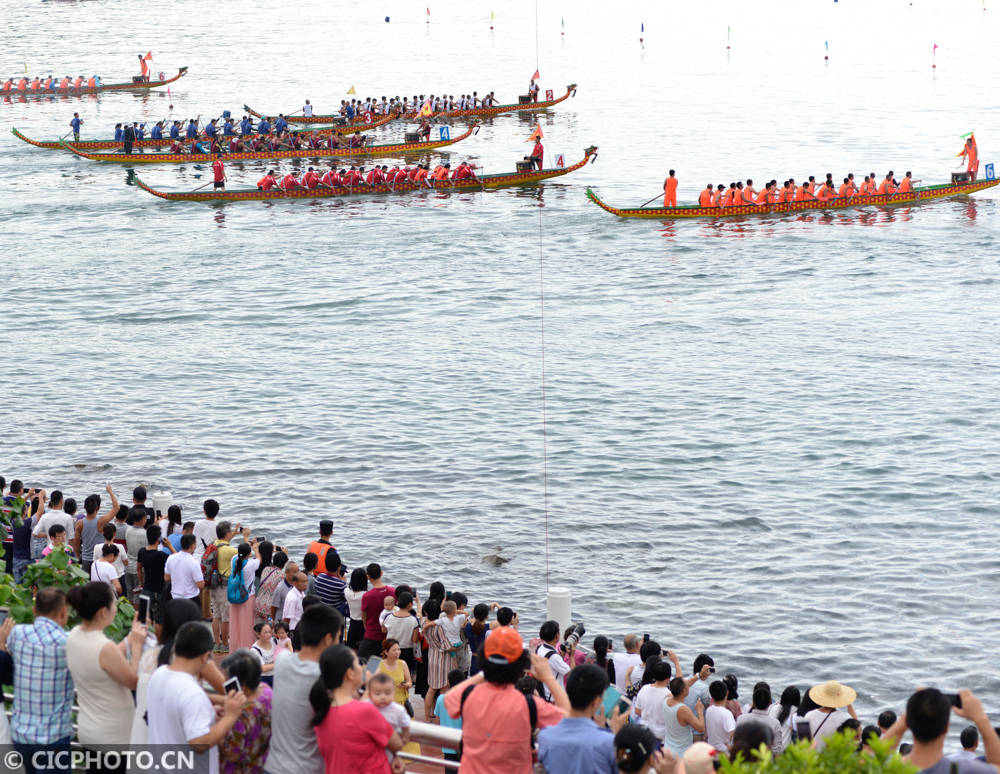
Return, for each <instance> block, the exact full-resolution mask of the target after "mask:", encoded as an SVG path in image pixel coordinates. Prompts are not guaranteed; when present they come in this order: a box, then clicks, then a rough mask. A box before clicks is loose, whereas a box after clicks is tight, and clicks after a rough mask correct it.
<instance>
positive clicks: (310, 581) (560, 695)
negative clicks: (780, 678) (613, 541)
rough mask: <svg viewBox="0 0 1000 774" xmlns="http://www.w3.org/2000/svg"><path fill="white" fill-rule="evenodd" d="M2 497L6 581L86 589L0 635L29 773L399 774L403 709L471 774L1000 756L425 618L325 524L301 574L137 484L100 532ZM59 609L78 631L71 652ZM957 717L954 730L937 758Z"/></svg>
mask: <svg viewBox="0 0 1000 774" xmlns="http://www.w3.org/2000/svg"><path fill="white" fill-rule="evenodd" d="M0 493H3V494H4V496H3V500H2V509H3V510H2V514H0V516H2V518H3V520H4V522H5V523H7V524H8V525H9V526H10V532H11V535H10V541H9V543H8V546H7V552H6V555H7V560H8V563H9V564H10V568H11V570H12V572H13V574H14V578H15V582H16V583H22V582H23V581H24V578H25V573H26V572H27V570H28V568H29V567H30V566H31V565H32V563H34V562H37V561H44V560H45V558H46V557H49V556H51V555H52V553H53V552H61V553H65V554H66V555H67V556H69V557H70V558H71V561H73V562H75V563H77V564H79V566H80V567H81V568H82V569H84V571H86V572H87V573H89V577H90V578H91V580H90V581H89V582H87V583H82V584H81V585H76V586H73V587H72V588H70V589H69V591H68V592H64V591H62V590H60V589H58V588H52V587H36V588H34V589H33V599H34V620H33V622H31V623H25V624H20V625H16V626H15V625H14V623H13V621H12V620H11V619H9V618H8V620H6V621H5V622H4V623H3V625H2V626H0V684H2V685H11V686H13V706H12V716H11V720H10V723H9V725H8V724H7V723H6V722H5V721H6V716H5V715H4V713H0V744H2V743H13V745H14V746H15V747H16V748H17V749H18V750H19V751H20V752H21V753H22V754H23V756H24V760H25V767H26V770H27V771H28V772H29V774H32V772H34V771H36V770H37V771H42V770H47V769H42V768H40V767H34V766H33V764H32V763H31V761H32V753H33V752H36V751H38V750H50V749H56V750H63V749H69V747H70V745H71V743H73V742H74V741H75V742H76V743H78V744H79V745H82V746H83V747H84V748H93V749H98V748H100V747H101V746H103V745H127V744H140V745H141V744H151V745H173V746H180V747H186V748H190V750H191V751H192V752H193V753H194V754H195V755H196V756H198V760H199V761H200V762H201V764H202V765H203V766H204V767H205V768H204V770H205V771H208V772H210V774H216V772H225V774H236V773H237V772H245V773H247V774H261V773H262V772H267V774H323V773H324V772H325V773H326V774H333V773H334V772H337V773H340V772H353V771H358V772H373V773H378V772H381V773H382V774H388V773H389V772H396V773H397V774H398V772H401V771H403V770H404V767H405V760H406V758H405V756H406V754H407V753H416V754H419V753H421V745H420V744H419V743H418V742H419V739H416V740H415V739H414V738H413V734H412V726H413V723H414V717H415V715H416V714H417V713H418V712H420V713H421V719H422V720H423V721H424V722H428V723H438V724H440V725H441V726H443V727H448V728H453V729H461V736H462V743H461V745H460V746H458V747H455V748H449V747H447V746H445V747H444V748H443V750H442V753H443V755H444V758H445V761H444V765H446V766H448V767H450V769H449V770H452V771H454V770H460V771H461V772H462V774H480V773H485V772H498V771H504V772H509V773H510V774H528V772H531V771H532V770H533V767H538V766H540V767H541V768H542V769H543V770H544V771H545V772H547V773H548V774H616V773H617V772H645V771H649V770H651V769H652V770H655V771H657V772H659V774H668V773H670V774H683V772H687V774H702V772H708V771H711V770H713V769H714V768H716V767H717V765H718V762H719V760H720V759H721V757H722V756H729V757H731V758H732V757H736V756H743V757H744V758H752V757H754V756H756V755H759V754H760V753H759V750H760V749H762V746H763V747H765V748H767V749H769V750H770V752H771V754H772V755H774V756H780V755H782V754H783V752H784V751H785V749H786V748H787V747H788V746H789V745H790V744H792V743H793V742H795V741H796V740H800V739H808V740H810V741H809V744H811V745H812V746H813V747H815V748H816V749H817V750H822V749H823V748H824V746H825V745H826V744H827V743H828V741H829V739H830V738H831V736H832V735H834V734H836V733H841V734H846V735H849V737H850V738H851V739H852V740H853V742H852V744H856V746H857V751H858V754H859V755H865V754H870V751H871V747H870V746H871V743H872V740H873V739H875V738H879V737H881V738H882V739H883V740H885V741H886V742H888V743H889V744H890V745H892V746H897V745H898V746H899V751H900V753H901V754H903V756H904V758H905V759H906V760H908V761H909V762H910V763H911V764H912V765H913V766H914V767H915V768H916V769H917V770H920V771H924V772H930V774H989V772H993V774H996V772H997V764H1000V737H998V735H997V732H996V730H995V729H994V728H993V727H992V726H991V724H990V722H989V719H988V717H987V715H986V712H985V710H984V708H983V706H982V703H981V702H980V701H979V700H978V699H977V698H976V697H975V696H973V695H972V694H971V693H970V692H969V691H961V692H960V693H958V694H955V695H949V694H944V693H941V692H940V691H938V690H936V689H933V688H924V689H920V690H918V691H916V692H915V693H914V694H913V695H912V696H911V697H910V699H909V701H908V702H907V704H906V707H905V711H903V708H900V710H901V711H900V712H898V713H897V712H895V711H893V710H886V711H884V712H882V713H881V714H880V715H879V716H878V717H877V718H872V719H871V720H872V721H873V722H871V723H869V724H866V723H864V722H863V721H862V719H861V718H860V717H859V716H858V713H857V712H856V711H855V709H854V702H855V699H856V693H855V691H854V690H853V689H852V688H850V687H849V686H847V685H843V684H841V683H839V682H837V681H834V680H829V681H826V682H821V683H819V684H817V685H814V686H812V687H811V688H810V689H808V690H806V691H800V689H799V688H797V687H795V686H786V687H784V688H783V689H782V690H781V691H780V693H779V692H777V691H772V688H771V686H770V685H769V684H768V683H767V682H757V683H756V684H754V686H753V688H752V690H751V691H750V692H749V694H748V695H744V696H743V697H741V695H740V684H739V680H738V678H737V675H736V674H734V673H730V674H726V675H724V676H719V675H717V674H716V671H715V661H714V659H713V658H712V657H711V656H709V655H707V654H699V655H698V656H697V657H696V658H695V659H693V661H692V662H689V663H691V669H690V671H687V670H685V669H684V666H683V664H682V661H681V659H680V657H679V656H678V654H677V653H675V652H673V651H671V650H669V649H664V648H662V647H661V646H660V645H659V644H658V643H657V642H656V641H655V640H652V639H649V638H648V636H647V637H646V638H640V637H639V636H638V635H635V634H628V635H626V636H625V638H624V640H623V646H624V647H623V650H622V651H616V650H614V649H613V648H612V647H611V643H610V641H609V639H608V638H607V637H605V636H603V635H598V636H597V637H595V638H593V640H592V642H591V643H590V645H591V647H588V648H585V647H583V646H582V645H581V644H580V642H579V641H580V636H581V635H582V634H583V630H582V627H579V626H571V627H570V628H569V629H564V628H563V627H561V626H560V625H559V624H558V623H557V622H555V621H546V622H545V623H543V624H542V625H541V627H540V628H539V629H538V631H537V633H536V634H534V633H532V634H529V633H526V632H522V624H521V621H520V618H519V616H518V615H517V613H516V612H515V611H514V610H512V609H511V608H510V607H505V606H502V605H501V604H498V603H496V602H487V601H482V602H479V603H477V604H475V605H472V606H471V607H470V601H469V599H468V597H467V595H465V594H463V593H461V592H457V591H452V592H448V591H446V588H445V585H444V584H443V583H434V584H432V585H431V587H430V589H429V590H428V593H427V595H426V598H422V597H421V595H420V593H419V592H418V590H417V589H416V588H414V587H413V586H411V585H408V584H405V583H391V582H390V580H389V579H388V578H386V577H384V575H383V570H382V567H381V566H380V565H379V564H378V563H374V562H373V563H370V564H368V565H366V566H365V567H363V568H361V567H359V568H355V569H354V570H352V571H350V572H349V568H348V567H346V566H345V564H344V562H343V561H342V559H341V555H340V552H338V550H337V549H336V548H335V547H334V545H333V542H332V539H333V523H332V522H331V521H328V520H324V521H321V522H320V524H319V530H318V534H317V536H316V539H315V540H314V541H312V543H311V544H310V545H309V546H308V548H307V550H306V551H305V553H304V555H303V556H302V557H301V562H296V561H293V559H292V557H291V556H290V553H289V552H288V551H287V550H286V549H285V548H284V547H283V546H281V545H279V544H277V543H276V542H275V541H272V540H268V539H267V538H266V537H263V536H259V535H254V534H253V533H252V530H251V529H250V528H249V527H246V526H241V525H240V524H239V523H238V522H236V521H234V520H232V519H228V518H225V517H224V516H223V515H221V508H220V505H219V503H218V502H216V501H215V500H206V501H204V503H203V505H202V511H203V514H202V518H200V519H199V520H196V521H184V520H183V518H182V513H181V509H180V507H179V506H176V505H172V506H171V507H170V508H169V509H168V513H167V514H166V516H164V515H163V514H161V513H157V512H155V511H154V510H153V509H152V508H150V507H149V506H147V505H146V499H147V494H146V491H145V489H144V488H143V487H136V488H135V490H133V492H132V505H131V506H130V507H127V508H126V507H123V506H122V505H121V504H120V502H119V501H118V498H117V496H116V495H115V493H114V492H113V490H112V488H111V487H110V486H108V487H107V490H106V494H107V495H108V497H109V499H110V507H109V508H108V509H107V510H106V511H104V512H103V513H102V512H101V506H102V497H100V496H98V495H96V494H95V495H89V496H87V497H86V498H85V499H84V509H83V512H82V513H79V514H78V513H77V509H76V503H75V501H74V500H72V499H65V500H64V499H63V496H62V494H61V493H59V492H52V493H51V494H48V493H46V492H45V491H43V490H41V489H27V490H25V488H24V487H23V485H22V483H21V482H20V481H16V480H15V481H12V482H11V484H10V487H7V486H6V482H5V481H4V480H3V479H2V478H0ZM67 535H68V536H69V539H68V540H67V539H66V536H67ZM36 541H37V542H36ZM121 597H127V598H128V599H129V600H130V601H131V602H132V603H133V604H134V605H135V606H136V608H137V612H136V615H135V619H134V620H133V622H132V626H131V629H130V630H129V632H128V634H127V636H125V638H124V639H122V640H121V641H120V642H114V641H112V640H111V639H109V638H108V636H107V634H106V633H105V632H106V630H107V628H108V626H109V625H110V624H111V623H112V621H113V620H114V619H115V616H116V613H117V611H118V607H119V604H118V600H119V599H120V598H121ZM70 609H72V610H73V611H74V612H75V614H76V617H77V619H78V620H79V622H80V623H79V624H77V625H76V626H74V627H73V628H72V629H71V630H70V631H67V623H68V621H69V617H70ZM139 611H141V612H142V615H140V613H139ZM74 703H75V704H76V706H77V707H78V711H77V713H76V716H75V721H74V717H73V712H72V707H73V706H74ZM952 715H957V716H958V717H961V718H963V719H966V720H967V721H968V723H969V725H967V727H965V728H964V729H963V730H962V732H961V736H960V741H961V748H962V749H961V750H956V751H955V752H954V753H953V754H951V755H947V756H946V755H945V750H944V748H945V743H946V739H947V734H948V730H949V723H950V720H951V717H952ZM907 733H908V734H910V740H909V741H906V742H904V739H905V738H906V734H907ZM901 743H903V744H901ZM458 767H460V769H459V768H458Z"/></svg>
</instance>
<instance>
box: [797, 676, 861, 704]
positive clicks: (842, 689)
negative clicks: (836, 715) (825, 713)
mask: <svg viewBox="0 0 1000 774" xmlns="http://www.w3.org/2000/svg"><path fill="white" fill-rule="evenodd" d="M809 698H810V699H812V700H813V701H814V702H816V703H817V704H818V705H819V706H820V707H833V708H834V709H837V708H839V707H846V706H847V705H848V704H852V703H853V702H854V700H855V699H856V698H858V692H857V691H855V690H854V689H853V688H851V687H850V686H847V685H841V684H840V683H838V682H837V681H836V680H828V681H827V682H825V683H821V684H820V685H814V686H813V687H812V688H810V689H809Z"/></svg>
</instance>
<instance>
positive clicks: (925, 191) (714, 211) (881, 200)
mask: <svg viewBox="0 0 1000 774" xmlns="http://www.w3.org/2000/svg"><path fill="white" fill-rule="evenodd" d="M998 182H1000V181H998V180H995V179H993V180H976V181H974V182H952V183H942V184H940V185H930V186H923V187H918V188H914V189H913V190H912V191H907V192H906V193H897V194H875V195H872V196H851V197H848V198H845V199H834V200H831V201H825V202H821V201H819V200H818V199H817V200H810V201H794V202H783V203H781V204H745V205H739V206H734V207H721V208H720V207H698V206H680V207H612V206H611V205H610V204H607V203H605V202H604V201H603V200H602V199H601V198H600V197H599V196H598V195H597V194H596V193H594V192H593V190H591V189H590V188H588V189H587V198H588V199H590V200H591V201H592V202H593V203H594V204H596V205H597V206H598V207H600V208H601V209H603V210H607V211H608V212H610V213H611V214H612V215H617V216H618V217H619V218H655V219H658V220H679V219H686V218H731V217H736V216H745V215H772V214H780V213H784V212H808V211H815V210H846V209H852V208H856V207H869V206H873V205H874V206H880V207H884V206H886V205H890V206H895V205H901V204H919V203H922V202H928V201H931V200H934V199H945V198H948V197H950V196H965V195H968V194H972V193H976V192H977V191H983V190H985V189H987V188H992V187H993V186H995V185H996V184H997V183H998Z"/></svg>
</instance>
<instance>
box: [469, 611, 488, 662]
mask: <svg viewBox="0 0 1000 774" xmlns="http://www.w3.org/2000/svg"><path fill="white" fill-rule="evenodd" d="M489 617H490V606H489V605H487V604H486V603H485V602H480V603H479V604H478V605H476V606H475V607H474V608H472V620H471V621H469V622H468V623H467V624H465V640H466V642H468V643H469V650H470V651H471V653H472V658H471V659H469V675H470V676H471V675H474V674H476V673H477V672H478V671H479V670H480V666H479V662H478V660H477V658H476V654H477V653H479V648H481V647H482V645H483V643H484V642H486V632H487V631H488V630H489V624H488V623H487V622H486V619H487V618H489Z"/></svg>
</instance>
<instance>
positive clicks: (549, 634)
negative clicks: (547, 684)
mask: <svg viewBox="0 0 1000 774" xmlns="http://www.w3.org/2000/svg"><path fill="white" fill-rule="evenodd" d="M538 637H539V638H540V639H541V643H539V645H538V647H537V648H535V653H537V654H538V655H539V656H541V657H542V658H544V659H545V660H546V661H548V662H549V667H551V669H552V674H553V675H555V678H556V681H557V682H558V683H559V684H560V685H565V684H566V675H568V674H569V670H570V665H569V664H567V663H566V661H565V660H564V659H563V657H562V655H561V654H560V653H559V622H558V621H546V622H545V623H543V624H542V627H541V628H540V629H539V630H538ZM569 654H570V659H571V660H572V658H573V650H572V649H570V651H569ZM545 698H546V699H551V698H552V695H551V693H550V692H549V689H548V688H545Z"/></svg>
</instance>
